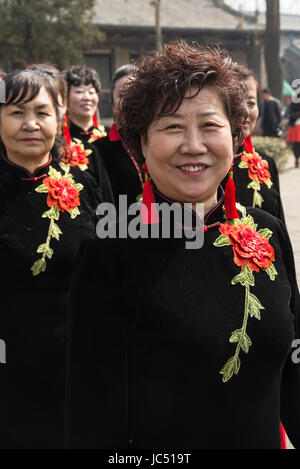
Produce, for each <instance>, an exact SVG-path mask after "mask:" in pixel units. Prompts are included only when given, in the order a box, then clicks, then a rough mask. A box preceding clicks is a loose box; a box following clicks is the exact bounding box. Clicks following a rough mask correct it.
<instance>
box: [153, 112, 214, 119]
mask: <svg viewBox="0 0 300 469" xmlns="http://www.w3.org/2000/svg"><path fill="white" fill-rule="evenodd" d="M214 115H219V113H218V112H216V111H206V112H201V113H199V114H198V116H200V117H207V116H214ZM163 117H173V118H174V119H184V117H185V116H184V115H183V114H180V113H178V112H175V113H173V114H171V113H170V114H162V115H161V116H157V119H162V118H163Z"/></svg>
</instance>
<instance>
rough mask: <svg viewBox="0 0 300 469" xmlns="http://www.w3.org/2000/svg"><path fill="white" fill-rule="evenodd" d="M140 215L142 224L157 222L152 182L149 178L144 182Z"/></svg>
mask: <svg viewBox="0 0 300 469" xmlns="http://www.w3.org/2000/svg"><path fill="white" fill-rule="evenodd" d="M141 216H142V223H144V225H151V224H152V223H159V217H158V213H157V207H156V201H155V197H154V193H153V189H152V184H151V182H150V181H149V180H148V181H145V184H144V190H143V201H142V208H141Z"/></svg>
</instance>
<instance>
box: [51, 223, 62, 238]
mask: <svg viewBox="0 0 300 469" xmlns="http://www.w3.org/2000/svg"><path fill="white" fill-rule="evenodd" d="M61 234H62V231H61V229H60V227H59V226H58V225H57V224H56V223H53V226H52V232H51V236H52V238H55V239H57V241H59V236H60V235H61Z"/></svg>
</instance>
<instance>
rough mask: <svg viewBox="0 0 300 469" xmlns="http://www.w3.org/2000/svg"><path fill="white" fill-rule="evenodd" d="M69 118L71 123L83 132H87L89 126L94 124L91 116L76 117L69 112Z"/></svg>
mask: <svg viewBox="0 0 300 469" xmlns="http://www.w3.org/2000/svg"><path fill="white" fill-rule="evenodd" d="M69 118H70V120H71V121H72V122H73V124H75V125H77V127H80V128H81V129H82V130H84V132H87V131H88V130H89V129H90V128H91V127H93V125H94V121H93V117H90V116H89V117H87V118H80V119H78V118H77V116H74V115H73V114H72V113H71V112H70V113H69Z"/></svg>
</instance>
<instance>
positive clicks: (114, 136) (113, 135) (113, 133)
mask: <svg viewBox="0 0 300 469" xmlns="http://www.w3.org/2000/svg"><path fill="white" fill-rule="evenodd" d="M108 138H109V141H110V142H118V141H119V140H120V134H119V131H118V127H117V126H116V124H115V123H113V125H112V126H111V128H110V131H109V135H108Z"/></svg>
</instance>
